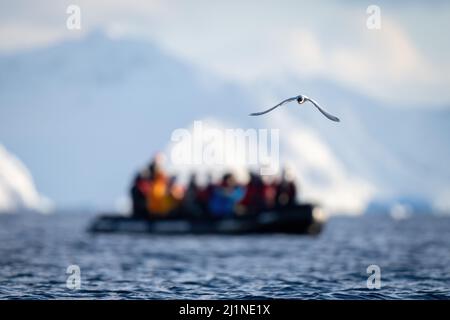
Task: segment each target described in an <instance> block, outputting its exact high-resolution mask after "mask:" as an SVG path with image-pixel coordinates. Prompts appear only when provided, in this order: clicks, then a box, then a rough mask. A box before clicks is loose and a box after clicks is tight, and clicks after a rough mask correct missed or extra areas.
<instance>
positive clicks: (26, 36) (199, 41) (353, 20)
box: [0, 0, 450, 107]
mask: <svg viewBox="0 0 450 320" xmlns="http://www.w3.org/2000/svg"><path fill="white" fill-rule="evenodd" d="M69 4H71V2H70V1H68V0H67V1H58V2H55V1H50V0H46V1H41V2H39V4H37V3H36V4H30V3H29V2H26V1H17V2H15V4H14V5H13V6H11V7H10V8H8V9H7V10H6V8H2V9H5V10H2V11H3V13H2V14H1V17H2V20H1V21H2V22H1V23H0V38H1V40H2V41H0V49H3V50H6V49H7V50H12V49H14V48H23V47H29V46H36V45H44V44H49V43H52V42H54V41H58V40H60V39H62V38H67V37H73V36H74V33H73V32H70V31H68V30H66V29H65V19H66V16H67V14H66V13H65V8H66V7H67V5H69ZM78 5H79V6H80V8H81V12H82V21H83V22H82V30H81V31H80V32H79V33H78V34H84V33H86V32H90V31H92V30H95V29H97V28H103V29H104V30H107V31H108V33H109V34H111V35H114V36H129V35H133V36H139V37H146V38H149V39H151V40H152V41H155V42H157V43H158V44H159V45H161V46H163V47H164V48H165V49H167V50H169V51H171V52H172V53H173V54H174V55H177V56H178V57H181V58H182V59H184V60H188V61H190V62H191V63H193V64H196V65H199V66H201V67H203V68H205V69H207V70H209V71H211V72H214V73H216V74H219V75H221V76H223V77H225V78H228V79H231V80H233V81H239V82H241V83H243V84H245V85H252V84H253V83H255V82H259V81H268V82H270V81H272V82H275V83H278V84H282V83H283V81H285V80H284V79H292V76H294V77H298V78H300V79H307V78H325V79H331V80H333V81H337V82H339V83H342V84H345V85H347V86H350V87H352V88H353V89H355V90H356V91H359V92H362V93H364V94H367V95H370V96H372V97H374V98H376V99H379V100H382V101H384V102H386V103H388V104H392V105H396V104H401V105H403V106H405V105H414V106H418V107H429V106H430V105H434V106H442V105H445V104H450V92H449V91H448V90H447V88H448V87H449V85H450V63H449V62H448V59H447V56H448V52H449V51H450V44H449V43H448V41H443V37H445V35H444V34H443V32H445V30H448V27H449V22H448V21H450V19H448V18H449V14H448V13H446V12H449V11H450V10H448V9H449V5H448V4H446V3H444V2H438V3H432V4H429V5H428V4H422V3H420V2H414V3H411V4H409V5H408V6H407V7H405V6H400V5H395V4H390V3H388V2H384V1H381V2H380V4H379V5H380V8H381V19H382V20H381V26H382V28H381V30H369V29H367V28H366V19H367V17H368V15H367V13H366V8H367V6H366V5H363V4H361V3H358V2H347V3H345V4H342V2H337V1H327V2H324V3H320V4H318V3H314V4H313V3H311V2H304V1H287V2H285V3H284V5H280V4H279V3H278V2H275V1H264V2H260V1H258V2H257V1H246V2H245V3H241V2H240V3H238V2H233V1H231V2H224V3H217V2H214V3H213V2H211V1H202V0H199V1H195V2H193V3H192V2H184V1H138V0H133V1H131V2H130V1H121V0H114V1H109V2H108V3H107V4H105V3H103V2H96V1H87V0H82V1H78ZM33 12H36V14H35V15H33V14H32V13H33ZM418 20H420V21H418ZM437 30H441V32H438V31H437ZM434 48H435V49H434ZM433 49H434V50H433Z"/></svg>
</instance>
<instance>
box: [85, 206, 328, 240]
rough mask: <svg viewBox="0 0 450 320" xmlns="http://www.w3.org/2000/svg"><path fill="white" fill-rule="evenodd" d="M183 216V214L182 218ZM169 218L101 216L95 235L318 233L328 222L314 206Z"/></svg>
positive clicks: (96, 223)
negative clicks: (252, 212) (220, 216)
mask: <svg viewBox="0 0 450 320" xmlns="http://www.w3.org/2000/svg"><path fill="white" fill-rule="evenodd" d="M182 216H183V215H182ZM182 216H180V217H170V218H164V219H163V218H158V219H156V218H151V219H139V218H131V217H125V216H121V215H118V214H108V215H101V216H99V217H97V218H96V219H95V220H94V221H93V223H92V224H91V226H90V228H89V231H91V232H94V233H100V232H104V233H148V234H171V235H181V234H267V233H289V234H318V233H320V231H321V230H322V228H323V225H324V223H325V215H324V213H323V212H322V210H321V209H320V208H319V207H317V206H315V205H312V204H302V205H296V206H294V207H290V208H284V209H278V210H270V211H264V212H261V213H259V214H255V215H243V216H236V217H229V218H213V217H204V218H200V217H191V218H187V216H189V215H187V214H186V215H185V216H186V217H184V218H183V217H182Z"/></svg>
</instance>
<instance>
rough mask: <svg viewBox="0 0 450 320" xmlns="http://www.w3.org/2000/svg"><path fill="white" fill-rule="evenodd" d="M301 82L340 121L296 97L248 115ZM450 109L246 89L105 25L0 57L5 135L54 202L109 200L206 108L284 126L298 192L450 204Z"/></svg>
mask: <svg viewBox="0 0 450 320" xmlns="http://www.w3.org/2000/svg"><path fill="white" fill-rule="evenodd" d="M298 93H305V94H307V95H310V96H312V97H315V98H316V99H317V100H319V101H320V103H321V104H323V105H324V106H326V107H327V108H328V109H329V110H330V111H332V113H334V114H336V115H338V116H339V117H340V118H341V119H342V122H341V123H339V124H334V123H331V122H329V121H328V120H326V119H325V118H323V117H322V115H320V114H319V113H318V112H317V111H316V110H314V109H313V108H309V107H306V106H305V107H299V106H296V105H292V106H287V107H286V108H284V109H280V110H279V111H277V112H276V113H273V114H271V116H270V117H259V118H251V117H248V116H247V114H248V113H249V112H250V111H256V110H260V109H264V108H265V107H267V106H270V105H272V104H274V103H276V102H278V100H279V99H282V98H285V97H287V96H292V95H294V94H298ZM448 110H449V109H448V108H440V109H411V108H408V107H407V106H400V107H398V106H384V105H382V104H381V103H379V102H377V101H373V100H371V99H369V98H367V97H365V96H361V95H359V94H358V93H355V92H352V91H350V90H348V89H346V88H344V87H341V86H339V85H337V84H336V83H331V82H327V81H324V80H317V81H304V80H302V79H299V78H298V77H294V76H293V77H291V78H290V79H286V82H283V83H277V84H274V83H269V82H261V83H258V84H254V85H252V86H249V87H246V88H243V87H240V86H238V85H235V84H232V83H228V82H226V81H223V80H221V79H218V78H217V77H215V76H214V75H212V74H208V73H207V72H205V71H204V70H199V69H197V68H195V67H194V66H192V65H190V64H189V63H187V62H184V61H180V60H179V59H177V58H174V57H172V56H171V55H169V54H167V53H166V52H164V51H162V50H161V49H159V48H157V47H155V46H153V45H152V44H150V43H147V42H141V41H138V40H132V39H120V40H112V39H109V38H108V37H106V36H104V35H103V34H101V33H93V34H91V35H89V36H88V37H86V38H83V39H80V40H76V41H70V42H64V43H60V44H57V45H55V46H52V47H48V48H42V49H34V50H31V51H24V52H21V53H16V54H12V55H3V56H0V137H1V142H2V143H4V144H5V145H7V146H8V148H9V149H10V150H11V151H13V152H14V153H15V154H17V155H18V156H19V157H20V158H21V159H23V160H24V161H26V163H27V164H28V165H29V168H30V170H31V172H33V175H34V178H35V180H36V181H37V183H38V185H39V186H40V188H41V189H42V192H44V193H45V194H46V195H48V196H49V197H50V198H52V199H53V200H54V201H55V202H56V204H58V205H60V206H73V205H77V204H83V205H86V204H88V205H95V206H100V207H107V206H109V205H112V204H113V203H114V201H115V199H117V198H119V197H120V196H122V195H123V194H125V193H126V192H127V191H126V190H127V187H128V185H129V180H130V179H131V176H132V174H133V172H134V171H135V170H137V169H138V168H139V167H140V166H141V165H143V164H144V163H145V162H146V161H147V160H148V159H149V158H150V157H151V155H152V154H153V153H154V152H156V151H158V150H162V149H164V148H166V147H167V145H168V143H169V139H170V136H171V133H172V132H173V130H175V129H177V128H188V127H190V126H191V125H192V123H193V122H194V121H195V120H201V119H213V120H214V123H216V124H219V126H222V127H232V128H237V127H241V128H264V127H267V128H279V129H280V143H281V145H280V153H281V156H282V159H281V160H282V161H284V160H286V161H288V162H290V163H291V164H292V166H293V167H294V168H295V170H296V171H297V173H298V174H299V177H300V179H301V182H302V190H303V195H304V197H306V198H307V199H309V200H315V201H318V202H323V203H325V205H326V206H327V207H329V208H330V209H332V210H334V211H355V212H356V211H358V212H361V211H362V210H363V209H364V207H365V206H366V205H367V203H369V201H370V200H371V199H373V198H377V197H379V198H383V197H391V196H397V195H402V194H408V195H415V194H416V195H418V196H420V197H425V198H427V199H430V202H432V203H439V204H440V205H441V206H442V207H444V208H445V207H446V206H447V208H450V205H449V203H448V201H447V197H446V195H448V194H449V193H450V179H449V178H450V169H449V167H448V165H447V164H448V163H449V162H450V151H449V148H448V147H447V139H448V137H450V126H449V124H450V112H449V111H448Z"/></svg>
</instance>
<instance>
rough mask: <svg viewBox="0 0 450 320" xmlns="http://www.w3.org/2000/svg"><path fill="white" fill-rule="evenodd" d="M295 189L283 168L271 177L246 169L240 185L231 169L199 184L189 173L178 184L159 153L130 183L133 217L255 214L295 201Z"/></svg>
mask: <svg viewBox="0 0 450 320" xmlns="http://www.w3.org/2000/svg"><path fill="white" fill-rule="evenodd" d="M297 189H298V188H297V186H296V184H295V183H294V181H293V179H292V177H291V176H290V175H289V174H288V173H287V172H286V171H285V170H283V172H282V174H281V176H280V177H277V178H276V179H273V180H272V181H267V179H266V177H265V176H261V175H259V174H258V173H254V172H249V179H248V182H247V183H246V184H244V185H243V184H240V183H238V181H237V179H236V177H235V176H234V175H233V174H232V173H225V174H224V175H223V176H222V178H221V181H219V182H217V183H215V182H214V181H213V180H212V178H211V177H209V178H208V182H207V183H206V184H205V185H203V186H201V185H200V184H199V183H198V181H197V177H196V175H195V174H192V175H191V176H190V179H189V182H188V184H187V185H186V186H182V185H180V184H178V183H177V181H176V178H175V177H174V176H170V175H168V174H167V173H166V172H165V170H164V169H163V166H162V156H161V155H157V156H155V157H154V159H153V160H152V161H151V162H150V164H149V165H148V166H147V167H146V168H145V169H144V170H142V171H141V172H139V173H138V174H137V175H136V177H135V179H134V181H133V183H132V187H131V199H132V203H133V208H132V210H133V216H134V217H136V218H153V217H161V218H162V217H173V216H184V217H186V216H188V217H190V218H192V217H197V218H203V217H216V218H220V217H230V216H234V215H244V214H258V213H260V212H262V211H264V210H269V209H282V208H286V207H291V206H293V205H295V203H296V199H297V192H298V190H297Z"/></svg>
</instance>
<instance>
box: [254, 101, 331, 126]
mask: <svg viewBox="0 0 450 320" xmlns="http://www.w3.org/2000/svg"><path fill="white" fill-rule="evenodd" d="M294 100H297V102H298V104H303V103H305V101H309V102H311V103H312V104H313V105H314V106H315V107H316V108H317V109H318V110H319V111H320V112H321V113H322V114H323V115H324V116H325V117H327V118H328V119H330V120H331V121H336V122H339V121H340V120H339V118H338V117H335V116H333V115H332V114H329V113H328V112H327V111H325V110H324V109H322V108H321V107H320V106H319V105H318V103H317V102H315V101H314V100H313V99H311V98H308V97H307V96H303V95H298V96H296V97H292V98H289V99H286V100H284V101H281V102H280V103H279V104H277V105H276V106H274V107H272V108H270V109H268V110H266V111H262V112H254V113H250V115H251V116H260V115H263V114H266V113H269V112H270V111H272V110H274V109H276V108H278V107H279V106H282V105H283V104H285V103H288V102H291V101H294Z"/></svg>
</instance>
